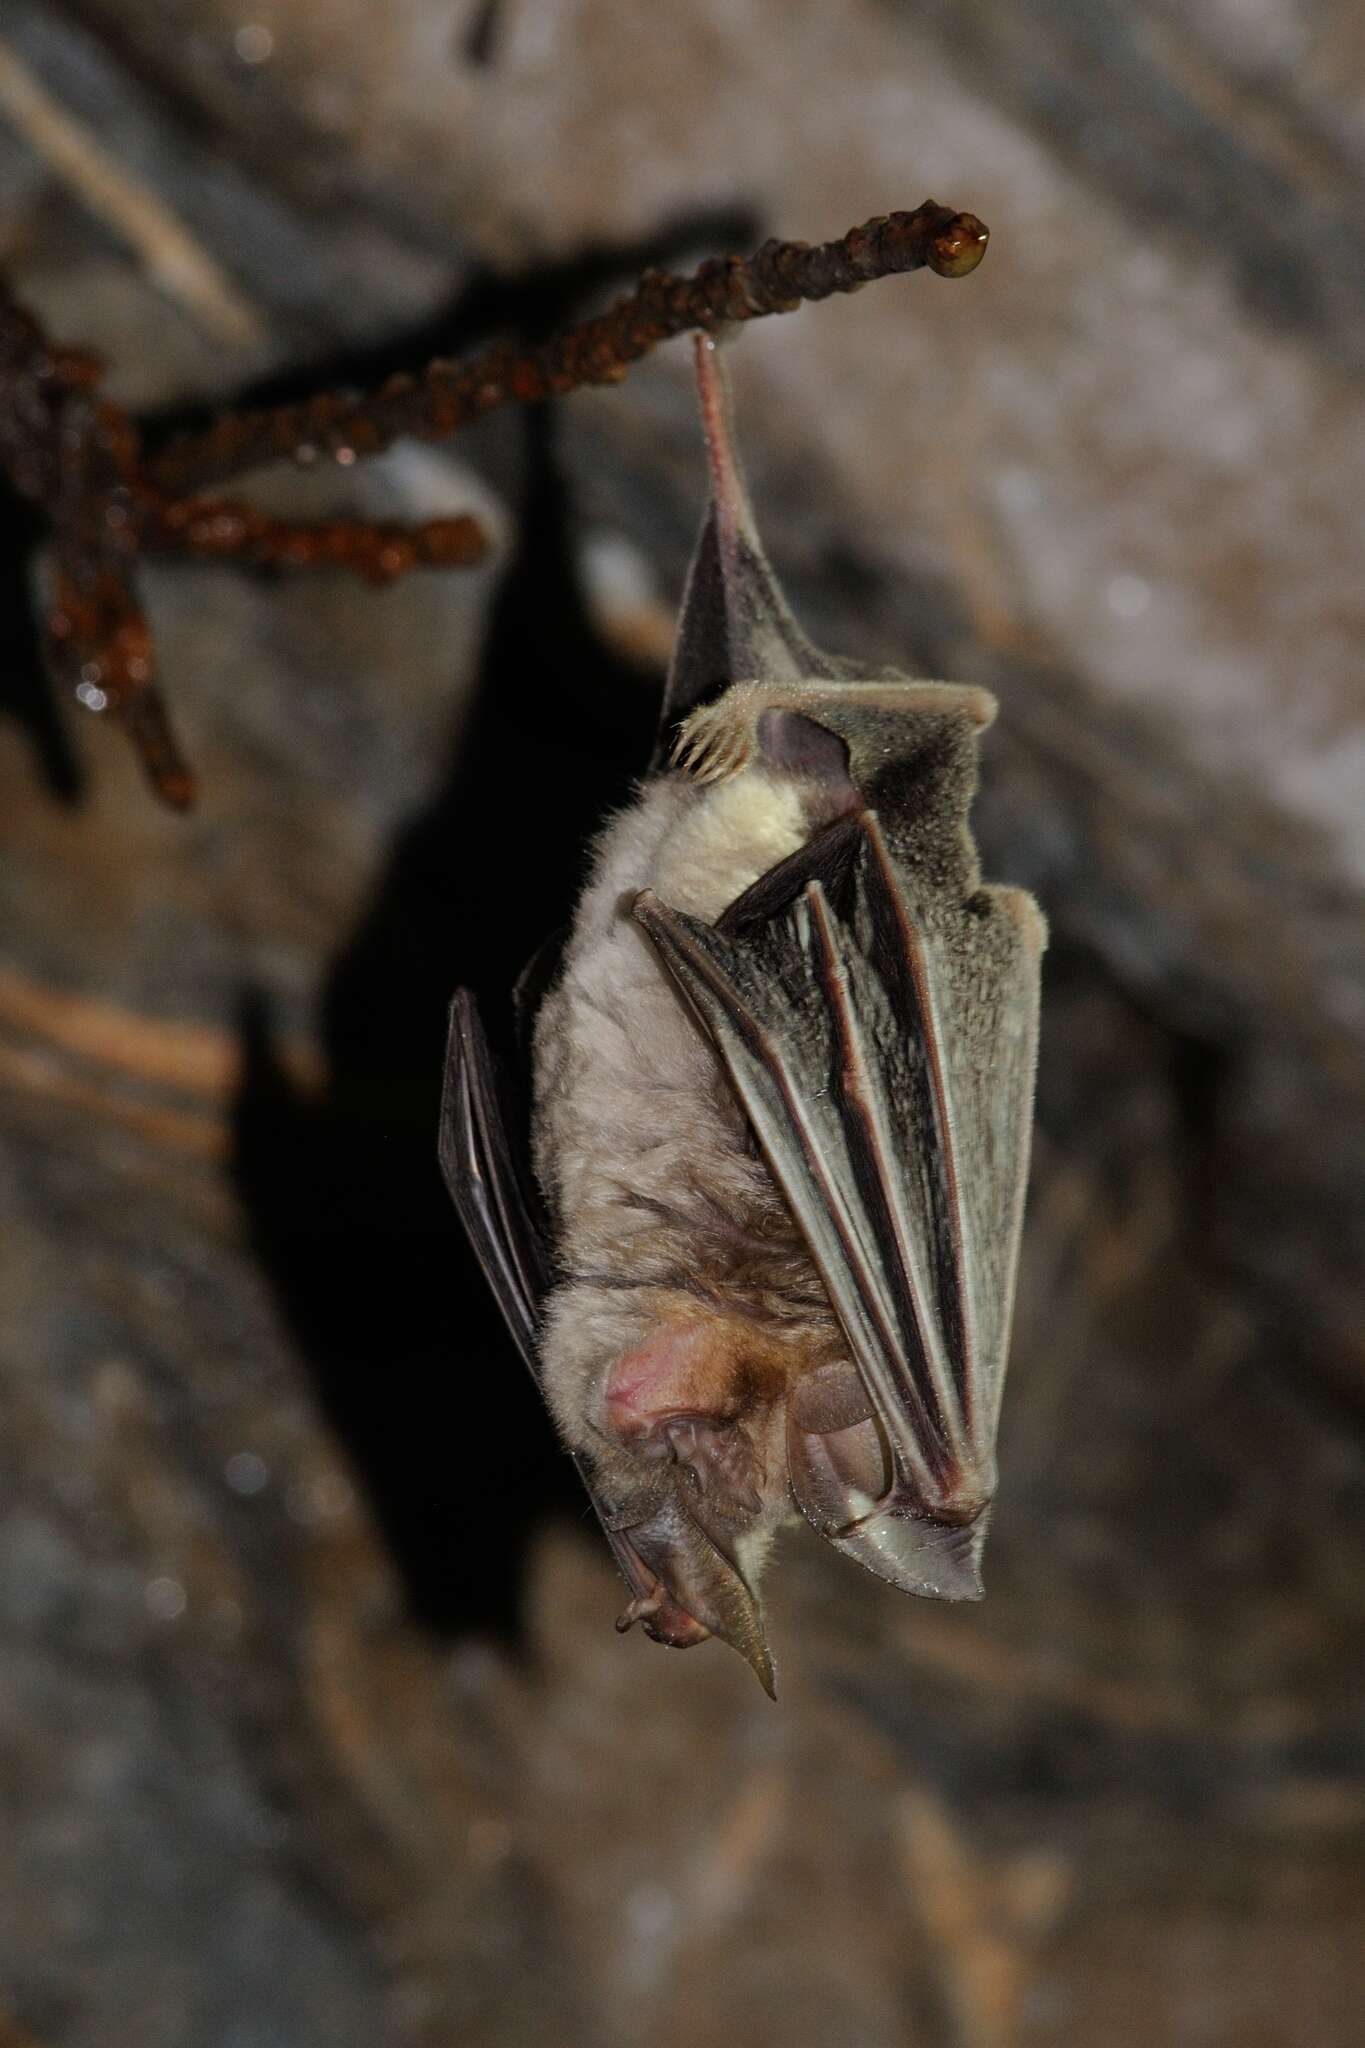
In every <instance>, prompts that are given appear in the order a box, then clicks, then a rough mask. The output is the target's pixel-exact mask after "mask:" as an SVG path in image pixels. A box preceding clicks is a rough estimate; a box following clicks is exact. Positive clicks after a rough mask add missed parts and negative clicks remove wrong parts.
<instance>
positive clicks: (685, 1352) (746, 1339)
mask: <svg viewBox="0 0 1365 2048" xmlns="http://www.w3.org/2000/svg"><path fill="white" fill-rule="evenodd" d="M598 1434H599V1441H600V1442H603V1443H604V1444H606V1445H607V1446H609V1451H608V1454H607V1458H606V1462H605V1464H604V1467H603V1472H602V1476H603V1477H604V1478H606V1477H607V1474H608V1472H609V1473H610V1475H611V1476H610V1480H609V1481H608V1484H609V1489H610V1491H611V1493H612V1495H613V1497H614V1499H615V1500H616V1501H617V1502H618V1503H619V1505H617V1506H616V1508H615V1510H614V1512H613V1514H612V1516H611V1530H612V1534H613V1537H614V1540H615V1543H616V1546H617V1554H618V1558H619V1559H620V1561H621V1563H622V1566H623V1569H624V1570H625V1572H626V1576H627V1578H628V1580H629V1581H630V1583H631V1585H632V1587H633V1588H635V1589H638V1590H637V1591H636V1597H635V1598H634V1599H633V1600H632V1602H631V1604H630V1606H629V1607H628V1608H627V1610H626V1612H625V1614H623V1615H622V1617H621V1622H620V1624H619V1625H620V1626H621V1627H623V1628H629V1627H630V1626H631V1624H632V1623H633V1622H636V1621H639V1622H641V1623H643V1625H644V1627H645V1628H646V1630H647V1631H648V1633H649V1634H650V1635H652V1636H653V1637H654V1638H655V1640H656V1641H658V1642H664V1643H669V1644H672V1645H674V1646H675V1647H678V1648H686V1647H689V1646H690V1645H692V1644H693V1643H699V1642H703V1641H705V1639H706V1637H707V1636H709V1635H716V1636H719V1637H721V1639H722V1640H723V1641H725V1642H728V1643H730V1644H731V1645H732V1646H733V1647H734V1648H735V1649H737V1650H738V1651H739V1652H740V1653H741V1655H742V1656H744V1657H745V1658H747V1660H748V1662H749V1663H750V1664H751V1665H752V1667H753V1669H754V1670H755V1672H756V1673H757V1675H758V1677H759V1679H760V1680H761V1681H762V1683H763V1684H764V1685H765V1686H766V1687H767V1688H768V1689H769V1690H771V1686H772V1664H771V1660H770V1657H769V1654H768V1650H767V1645H766V1642H765V1640H764V1635H763V1625H762V1620H761V1616H760V1612H759V1605H758V1578H759V1573H760V1571H761V1569H762V1565H763V1562H764V1560H765V1557H766V1555H767V1551H768V1547H769V1545H770V1543H771V1540H772V1536H773V1534H774V1532H775V1530H776V1529H777V1528H778V1527H779V1526H780V1525H781V1523H782V1522H784V1521H787V1520H790V1519H792V1517H793V1514H794V1510H795V1509H797V1508H799V1509H800V1511H801V1513H802V1515H804V1516H805V1518H806V1519H807V1520H808V1521H809V1522H810V1523H811V1524H812V1526H813V1527H814V1528H815V1529H816V1530H817V1531H818V1532H819V1534H820V1535H822V1536H823V1537H824V1538H825V1540H826V1541H827V1542H829V1543H831V1544H832V1545H833V1546H834V1547H835V1548H836V1549H838V1550H840V1551H842V1552H843V1553H844V1554H845V1555H846V1556H849V1557H851V1558H852V1559H854V1561H855V1562H857V1563H858V1564H861V1565H862V1566H863V1567H864V1568H865V1569H867V1570H868V1571H871V1572H873V1573H875V1574H876V1575H877V1577H879V1578H883V1579H888V1580H889V1581H891V1583H892V1584H894V1585H898V1586H901V1587H903V1588H905V1589H906V1590H908V1591H911V1592H915V1593H922V1594H929V1595H931V1596H936V1597H938V1598H945V1599H973V1598H976V1597H978V1596H979V1594H980V1590H981V1582H980V1572H979V1562H980V1555H981V1547H982V1543H983V1541H984V1538H985V1534H986V1524H987V1520H988V1517H989V1491H990V1488H989V1485H988V1484H987V1485H982V1486H972V1485H971V1484H964V1483H961V1482H958V1483H955V1484H952V1485H951V1486H950V1487H949V1488H948V1492H949V1494H950V1495H951V1498H949V1499H945V1500H944V1502H943V1503H942V1504H941V1507H940V1508H939V1509H938V1511H937V1512H935V1513H933V1514H932V1515H931V1514H926V1513H925V1512H924V1508H923V1504H922V1503H919V1504H917V1506H916V1507H915V1508H914V1509H913V1510H912V1508H911V1505H910V1503H909V1502H908V1501H907V1502H901V1501H899V1500H898V1498H897V1483H896V1478H895V1473H894V1469H893V1461H892V1458H891V1455H890V1449H889V1445H888V1441H887V1437H886V1433H885V1431H884V1430H883V1429H882V1428H881V1427H880V1425H879V1423H878V1420H877V1417H876V1413H875V1408H874V1404H873V1403H872V1401H871V1400H870V1399H869V1397H868V1394H867V1392H866V1390H865V1388H864V1386H863V1382H862V1380H861V1378H860V1376H859V1374H858V1373H857V1371H856V1369H855V1368H854V1367H853V1366H852V1365H851V1364H850V1363H849V1362H848V1361H847V1360H846V1359H841V1358H839V1357H838V1356H836V1355H834V1353H833V1349H832V1347H831V1345H830V1343H829V1341H828V1338H827V1337H826V1336H823V1335H822V1334H820V1332H819V1328H818V1325H816V1324H809V1325H807V1326H806V1328H805V1329H804V1331H803V1333H802V1336H801V1337H800V1338H799V1339H798V1338H796V1337H794V1336H793V1337H790V1338H781V1337H777V1336H773V1335H771V1334H768V1333H765V1332H764V1331H763V1330H762V1329H760V1328H759V1327H758V1326H757V1325H755V1324H754V1323H752V1322H749V1321H747V1320H745V1319H741V1318H732V1317H726V1316H722V1315H715V1314H700V1313H696V1312H693V1313H692V1314H688V1313H687V1312H686V1311H685V1310H684V1311H683V1312H682V1313H681V1314H676V1315H673V1316H666V1317H664V1318H662V1319H660V1320H659V1321H658V1322H656V1323H655V1324H653V1325H652V1326H651V1327H650V1328H649V1330H648V1331H647V1333H646V1334H645V1335H644V1336H643V1337H642V1338H641V1340H640V1341H639V1342H638V1343H635V1344H632V1345H630V1346H629V1348H627V1349H626V1350H624V1351H623V1352H622V1353H621V1354H620V1355H619V1356H618V1358H617V1359H616V1361H615V1363H614V1365H613V1366H612V1367H611V1369H610V1371H609V1372H608V1375H607V1378H606V1382H605V1387H604V1389H603V1391H602V1394H601V1397H600V1423H599V1431H598Z"/></svg>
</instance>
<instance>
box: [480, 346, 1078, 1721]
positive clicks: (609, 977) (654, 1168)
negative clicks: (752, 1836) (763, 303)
mask: <svg viewBox="0 0 1365 2048" xmlns="http://www.w3.org/2000/svg"><path fill="white" fill-rule="evenodd" d="M697 372H698V381H699V386H700V395H701V408H702V418H703V424H704V428H705V434H706V445H707V450H708V456H709V462H710V472H711V502H710V506H709V509H708V511H707V514H706V518H705V521H704V523H703V526H702V530H701V536H700V539H699V541H698V544H697V549H696V553H695V556H694V558H693V563H692V568H691V571H690V574H689V578H688V583H687V589H686V593H685V597H684V601H683V607H682V613H681V617H680V621H679V627H678V634H677V641H676V646H675V652H674V657H673V661H672V665H671V669H670V672H669V676H668V679H667V683H666V687H665V693H664V702H663V712H662V718H661V722H660V743H659V750H658V752H657V754H656V759H655V762H654V764H653V767H652V769H651V771H650V773H649V774H648V775H646V777H645V778H644V780H643V781H642V782H641V783H640V784H639V786H638V789H637V791H636V793H635V796H634V798H633V800H632V801H631V802H630V803H629V804H628V805H627V806H626V808H624V809H623V810H622V811H621V812H619V813H618V814H617V816H616V817H614V818H613V819H612V820H611V822H610V823H609V824H608V825H607V827H606V829H605V830H604V831H603V833H602V834H601V836H600V838H599V839H598V841H597V843H596V846H595V848H594V850H593V856H592V866H591V874H590V878H589V880H588V883H587V887H586V888H585V890H584V892H583V896H582V899H581V901H580V903H579V906H578V910H577V913H576V915H575V918H574V921H573V924H572V926H571V928H570V930H569V933H568V936H567V940H566V942H565V944H564V947H563V951H562V954H561V955H560V957H559V959H558V962H557V964H556V966H555V968H554V969H553V971H552V973H551V974H550V976H549V977H548V992H547V993H544V994H543V995H541V996H540V997H539V1000H538V1001H537V1000H536V999H535V996H534V993H533V992H532V991H531V989H530V985H529V982H526V981H524V983H523V990H524V998H523V1008H524V1009H525V1010H526V1011H528V1012H529V1013H530V1014H529V1016H528V1018H527V1023H528V1036H529V1050H530V1069H531V1082H532V1102H531V1115H530V1137H529V1143H523V1144H522V1145H521V1147H520V1148H518V1146H517V1144H516V1142H515V1140H514V1138H513V1135H512V1133H513V1131H514V1129H515V1124H514V1123H513V1121H512V1120H510V1119H509V1118H508V1117H507V1116H506V1115H505V1114H504V1110H503V1098H502V1096H501V1093H500V1084H499V1080H498V1077H497V1076H496V1075H495V1073H494V1070H493V1066H492V1062H491V1058H490V1054H489V1050H488V1046H487V1042H486V1040H485V1038H484V1035H483V1031H482V1028H481V1025H480V1022H479V1018H478V1015H477V1012H476V1010H475V1007H474V1003H473V1000H472V998H471V997H470V995H469V994H468V993H467V992H466V991H464V990H461V991H460V993H459V994H458V995H457V996H456V998H455V1001H454V1005H453V1009H452V1021H451V1033H450V1045H449V1052H448V1056H447V1071H446V1084H445V1100H444V1104H443V1110H442V1132H441V1161H442V1166H443V1168H444V1171H445V1175H446V1178H447V1181H448V1184H449V1187H450V1191H451V1194H452V1196H453V1197H454V1201H455V1205H456V1208H457V1209H458V1210H459V1212H460V1215H461V1217H462V1219H463V1221H464V1224H465V1227H466V1229H467V1231H468V1233H469V1236H470V1239H471V1241H472V1243H473V1246H474V1249H475V1251H476V1253H477V1255H478V1257H479V1259H480V1261H481V1263H482V1265H483V1268H484V1271H485V1273H486V1274H487V1276H488V1279H489V1282H490V1284H491V1285H492V1288H493V1291H494V1293H495V1294H496V1295H497V1298H498V1300H499V1302H500V1304H501V1306H502V1309H503V1312H504V1315H505V1317H506V1319H507V1323H508V1325H509V1328H510V1330H511V1333H512V1336H513V1338H514V1339H515V1341H516V1343H517V1345H518V1347H519V1349H520V1350H521V1353H522V1356H523V1358H524V1359H525V1361H526V1363H527V1365H528V1366H529V1367H530V1369H531V1372H532V1373H533V1375H534V1376H535V1379H536V1381H537V1383H538V1385H539V1386H540V1388H541V1391H542V1393H543V1394H544V1396H545V1399H546V1401H547V1402H548V1404H549V1406H550V1408H551V1410H552V1412H553V1415H554V1418H555V1421H556V1422H557V1424H558V1427H559V1430H560V1432H561V1434H562V1436H563V1438H564V1440H565V1442H566V1444H567V1445H568V1447H569V1449H570V1451H571V1452H572V1454H573V1457H574V1459H575V1461H576V1463H577V1466H578V1469H579V1471H580V1473H581V1475H582V1477H583V1480H584V1483H585V1485H586V1487H587V1490H588V1493H589V1495H590V1497H591V1500H592V1503H593V1506H594V1508H595V1509H596V1512H597V1515H598V1518H599V1520H600V1522H601V1524H602V1528H603V1530H604V1531H605V1534H606V1537H607V1540H608V1542H609V1543H610V1545H611V1548H612V1550H613V1552H614V1553H615V1557H616V1562H617V1564H618V1566H619V1567H620V1570H621V1573H622V1575H623V1577H624V1578H625V1581H626V1584H627V1586H628V1588H629V1590H630V1594H631V1598H630V1603H629V1605H628V1606H627V1608H626V1610H625V1612H624V1614H623V1615H622V1616H621V1618H620V1620H619V1622H618V1624H617V1626H618V1627H619V1628H622V1629H625V1628H629V1627H630V1625H631V1623H632V1622H634V1621H637V1620H638V1621H640V1622H642V1623H643V1625H644V1627H645V1629H646V1631H647V1632H648V1633H649V1634H650V1635H651V1636H653V1637H654V1639H655V1640H656V1641H658V1642H663V1643H669V1644H673V1645H676V1646H679V1647H685V1646H687V1645H689V1644H693V1643H698V1642H701V1641H703V1640H704V1639H705V1638H706V1637H707V1636H708V1635H716V1636H719V1637H721V1638H722V1639H723V1640H724V1641H726V1642H728V1643H730V1644H731V1645H733V1647H734V1648H735V1649H737V1650H738V1651H740V1653H741V1654H742V1655H743V1656H744V1657H746V1658H747V1659H748V1661H749V1663H750V1664H751V1665H752V1667H753V1669H754V1671H755V1672H756V1673H757V1675H758V1677H759V1679H760V1680H761V1682H762V1683H763V1685H764V1686H765V1688H767V1690H768V1691H769V1692H771V1691H772V1685H773V1667H772V1660H771V1657H770V1655H769V1651H768V1648H767V1644H766V1641H765V1638H764V1632H763V1625H762V1620H761V1616H760V1610H759V1604H758V1594H757V1586H758V1580H759V1575H760V1572H761V1569H762V1566H763V1562H764V1558H765V1556H766V1554H767V1552H768V1549H769V1547H770V1545H771V1542H772V1539H773V1536H774V1534H775V1532H776V1531H777V1529H778V1528H780V1527H781V1526H782V1525H783V1524H784V1523H786V1522H790V1521H792V1520H794V1519H796V1518H797V1516H798V1515H802V1516H804V1517H805V1519H806V1520H807V1521H808V1522H810V1523H811V1525H812V1526H813V1527H814V1528H815V1529H816V1530H817V1531H818V1532H819V1533H820V1535H821V1536H823V1537H824V1538H825V1539H826V1541H827V1542H829V1543H832V1544H833V1545H834V1546H835V1548H836V1549H839V1550H842V1551H844V1552H846V1553H847V1554H848V1555H849V1556H850V1557H852V1558H854V1559H856V1560H857V1562H858V1563H859V1564H861V1565H864V1566H866V1567H867V1569H868V1570H869V1571H872V1572H874V1573H876V1574H877V1576H878V1577H880V1578H883V1579H887V1580H889V1581H890V1582H891V1583H892V1584H893V1585H895V1586H900V1587H903V1588H904V1589H905V1590H906V1591H908V1592H912V1593H921V1594H927V1595H929V1596H931V1597H934V1598H938V1599H947V1600H961V1599H976V1598H979V1597H980V1592H981V1581H980V1573H979V1560H980V1555H981V1548H982V1543H983V1540H984V1537H985V1533H986V1524H987V1520H988V1517H989V1513H990V1505H991V1499H992V1495H993V1494H994V1491H995V1436H996V1422H997V1417H998V1413H999V1407H1000V1394H1001V1383H1002V1379H1003V1375H1004V1369H1005V1356H1006V1348H1007V1342H1008V1336H1009V1325H1010V1314H1011V1305H1012V1296H1013V1288H1014V1272H1015V1263H1016V1256H1017V1252H1018V1244H1019V1233H1020V1221H1021V1213H1022V1208H1023V1200H1024V1184H1025V1179H1026V1175H1027V1166H1028V1152H1029V1137H1030V1126H1031V1119H1032V1100H1033V1080H1034V1063H1035V1048H1036V1039H1037V1014H1038V971H1039V959H1040V956H1041V953H1042V950H1043V946H1044V943H1045V928H1044V925H1043V920H1042V917H1041V915H1040V913H1039V911H1038V909H1037V908H1036V906H1035V904H1034V903H1033V901H1032V899H1031V898H1030V897H1029V896H1027V895H1025V894H1023V893H1022V892H1020V891H1019V890H1015V889H1002V888H993V887H986V886H983V884H982V882H981V879H980V875H979V871H978V867H977V861H976V855H975V849H974V847H973V844H972V840H971V837H970V834H969V831H968V826H967V810H968V805H969V803H970V800H971V796H972V792H973V789H974V786H975V780H976V743H977V738H978V735H979V733H980V732H981V730H982V728H983V727H984V726H985V725H987V724H988V723H989V722H990V720H991V718H992V717H993V716H994V712H995V704H994V701H993V699H992V698H991V697H990V696H989V695H988V694H987V693H986V692H985V691H983V690H979V689H971V688H967V687H964V686H961V685H958V684H951V683H934V682H916V681H911V680H909V679H908V678H906V677H904V676H901V675H897V674H895V673H894V672H890V671H885V670H880V669H875V668H869V667H865V666H862V665H860V664H857V663H855V662H851V661H844V660H839V659H835V658H833V657H831V656H829V655H826V654H823V653H821V652H820V650H819V649H818V648H816V647H813V646H812V645H811V643H810V641H809V640H808V639H807V638H806V637H805V635H804V633H803V632H802V631H801V629H800V627H799V626H798V625H797V623H796V621H795V619H794V618H793V616H792V614H791V611H790V609H789V608H788V605H787V603H786V601H785V598H784V597H783V594H782V591H781V589H780V587H779V585H778V583H777V580H776V578H775V576H774V574H773V571H772V569H771V568H770V566H769V564H768V561H767V558H766V556H765V554H764V551H763V548H762V545H761V543H760V541H759V538H758V534H757V530H756V527H755V524H754V520H753V516H752V513H751V510H750V506H749V500H748V495H747V492H746V489H745V485H744V481H743V477H742V475H741V472H740V469H739V465H738V461H737V458H736V455H735V452H734V447H733V443H732V438H731V433H730V428H729V423H728V414H727V403H726V392H725V388H724V385H723V382H722V377H721V371H720V368H719V364H718V362H717V359H716V355H715V351H714V345H713V344H712V343H711V342H710V341H709V340H707V339H705V338H699V339H698V342H697ZM670 742H671V744H670ZM539 979H540V980H541V982H542V984H545V983H546V977H545V976H544V975H541V976H540V977H539ZM519 1150H520V1155H525V1156H519Z"/></svg>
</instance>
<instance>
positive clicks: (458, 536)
mask: <svg viewBox="0 0 1365 2048" xmlns="http://www.w3.org/2000/svg"><path fill="white" fill-rule="evenodd" d="M143 545H144V547H145V548H146V549H147V551H148V552H149V553H156V554H175V555H189V556H191V557H193V558H194V559H196V560H199V561H210V562H217V561H236V562H250V563H252V564H253V565H254V566H256V567H265V568H272V569H345V570H349V571H350V572H351V573H352V574H353V575H356V576H363V577H364V578H365V580H366V581H367V582H369V583H392V582H393V581H394V579H395V578H396V577H399V576H404V575H406V574H407V572H408V571H409V570H410V569H466V568H469V567H470V566H471V565H472V564H474V563H475V562H481V561H482V560H483V559H484V557H485V555H486V554H487V553H488V545H489V543H488V535H487V533H486V532H485V531H484V529H483V527H482V526H481V525H480V524H479V522H478V520H477V519H474V518H472V517H471V516H470V515H469V514H468V513H463V514H461V515H460V517H458V518H456V519H427V520H424V521H423V522H422V523H421V524H420V525H418V526H407V525H403V524H399V523H397V522H394V521H390V520H375V519H328V520H320V521H318V522H316V523H313V524H303V525H300V524H298V523H297V522H294V521H290V520H285V519H271V518H268V517H267V516H266V514H265V513H264V512H257V511H256V510H255V509H254V507H252V506H250V505H242V504H239V503H237V501H236V500H235V499H231V498H173V499H171V500H170V501H169V503H166V504H158V505H156V506H155V507H154V508H153V509H152V511H151V512H150V513H149V515H148V519H147V524H146V526H145V528H144V535H143Z"/></svg>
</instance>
